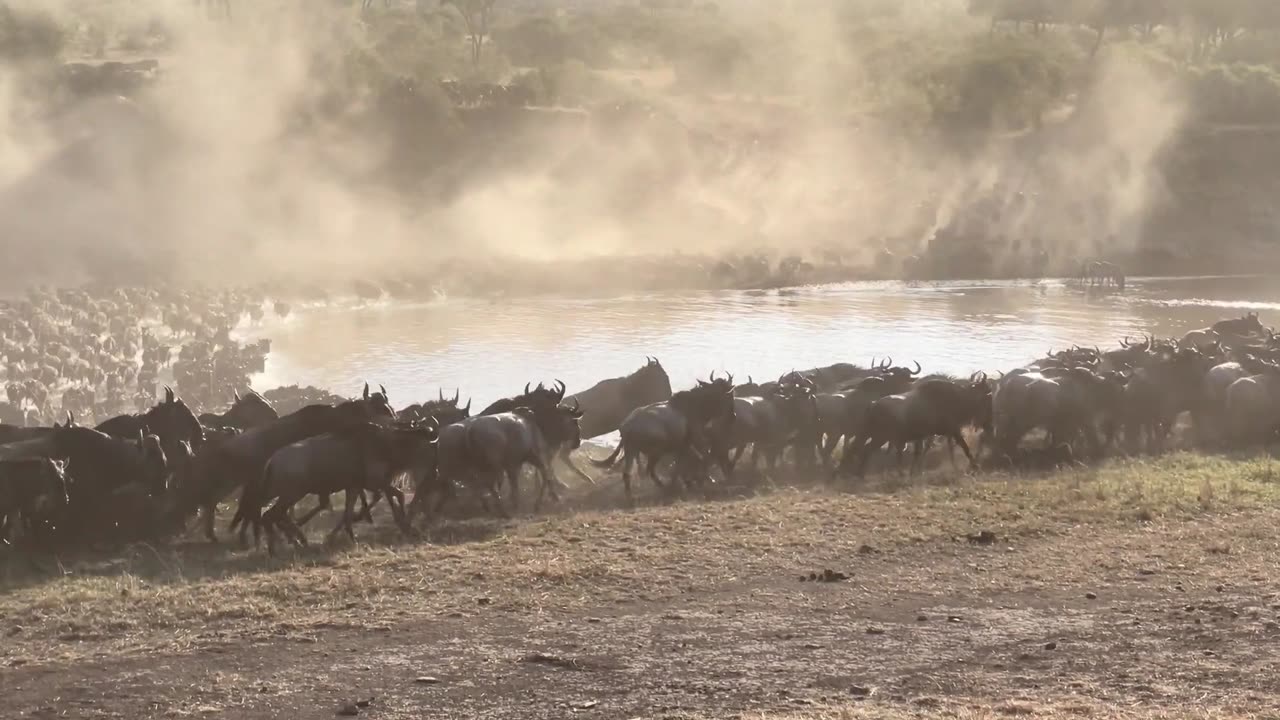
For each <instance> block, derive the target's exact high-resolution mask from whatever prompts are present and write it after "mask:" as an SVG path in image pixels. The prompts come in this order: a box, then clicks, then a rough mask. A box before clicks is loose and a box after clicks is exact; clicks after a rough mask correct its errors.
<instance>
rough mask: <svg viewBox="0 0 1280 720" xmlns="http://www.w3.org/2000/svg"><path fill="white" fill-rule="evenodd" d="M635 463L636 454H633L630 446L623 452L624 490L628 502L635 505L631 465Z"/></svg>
mask: <svg viewBox="0 0 1280 720" xmlns="http://www.w3.org/2000/svg"><path fill="white" fill-rule="evenodd" d="M634 463H635V456H633V455H632V454H631V449H630V448H628V449H626V450H624V451H623V453H622V491H623V492H624V493H625V494H626V497H627V504H628V505H634V504H635V498H634V497H632V496H631V466H632V465H633V464H634Z"/></svg>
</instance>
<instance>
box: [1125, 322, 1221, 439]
mask: <svg viewBox="0 0 1280 720" xmlns="http://www.w3.org/2000/svg"><path fill="white" fill-rule="evenodd" d="M1213 364H1214V363H1213V361H1212V360H1211V359H1210V358H1208V357H1206V356H1205V355H1204V354H1203V353H1201V352H1200V351H1198V350H1194V349H1191V348H1181V349H1173V348H1172V347H1169V346H1159V349H1158V350H1157V351H1155V352H1154V353H1153V354H1152V355H1151V356H1150V357H1148V358H1147V359H1146V360H1145V361H1144V364H1143V365H1142V367H1139V368H1138V369H1136V370H1135V371H1134V373H1133V375H1132V377H1131V378H1130V379H1129V383H1128V384H1127V385H1126V386H1125V394H1124V402H1123V415H1124V418H1123V425H1124V433H1125V443H1126V446H1127V447H1128V449H1129V451H1130V452H1134V451H1136V450H1137V449H1138V447H1139V444H1140V443H1141V440H1142V438H1143V437H1144V436H1145V438H1146V446H1147V449H1148V451H1149V452H1160V451H1161V450H1163V448H1164V441H1165V439H1166V438H1167V437H1168V435H1169V433H1170V432H1171V431H1172V429H1173V425H1174V422H1175V421H1176V420H1177V417H1178V415H1179V414H1180V413H1181V412H1183V411H1185V410H1192V411H1194V410H1195V409H1196V408H1197V407H1198V406H1199V405H1200V403H1201V402H1202V401H1203V393H1202V387H1203V382H1204V376H1205V373H1207V372H1208V371H1209V369H1210V368H1211V367H1212V366H1213Z"/></svg>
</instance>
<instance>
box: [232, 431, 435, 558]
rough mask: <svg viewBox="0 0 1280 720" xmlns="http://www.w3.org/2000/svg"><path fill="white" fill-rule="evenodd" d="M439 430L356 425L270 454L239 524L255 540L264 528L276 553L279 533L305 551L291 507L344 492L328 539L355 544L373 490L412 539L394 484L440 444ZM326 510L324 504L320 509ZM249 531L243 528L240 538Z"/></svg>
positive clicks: (250, 487)
mask: <svg viewBox="0 0 1280 720" xmlns="http://www.w3.org/2000/svg"><path fill="white" fill-rule="evenodd" d="M437 430H438V428H437V426H436V425H435V424H434V423H432V424H430V425H427V426H422V427H414V428H385V427H381V426H379V425H375V424H373V423H356V424H352V425H349V426H347V427H344V428H342V429H340V430H338V431H335V432H331V433H325V434H324V435H318V436H315V437H311V438H307V439H306V440H302V441H299V442H296V443H292V444H290V445H287V446H285V447H283V448H281V449H280V450H278V451H276V452H275V453H274V454H272V456H271V459H270V460H268V461H267V465H266V467H265V469H264V471H263V474H262V476H261V477H260V478H256V479H254V480H252V481H250V482H249V483H247V484H246V485H245V489H244V493H243V494H242V495H241V499H240V506H239V508H238V509H237V511H236V518H237V519H238V520H240V521H241V522H242V523H244V525H245V526H246V527H247V526H249V525H252V527H253V530H254V538H255V540H256V539H257V537H258V535H259V532H260V529H261V528H263V527H265V528H266V530H267V533H268V543H269V549H270V550H272V551H274V545H275V542H274V537H275V532H274V531H275V530H276V529H280V530H283V531H284V532H285V533H286V534H287V535H288V536H289V537H291V538H292V539H293V540H294V542H295V543H297V544H299V545H305V544H306V538H305V537H304V536H303V534H302V531H301V529H300V528H299V525H298V524H296V523H295V522H294V521H293V520H292V518H291V516H290V511H291V510H292V508H293V506H294V505H295V504H296V503H297V502H298V501H299V500H301V499H302V498H304V497H306V496H307V495H316V496H317V497H319V498H321V499H327V498H328V497H329V496H330V495H331V494H333V493H336V492H339V491H344V492H345V493H346V507H345V509H344V512H343V515H342V518H341V519H340V520H339V522H338V524H337V525H335V526H334V528H333V530H332V531H331V532H330V537H332V536H333V535H334V534H336V533H337V532H338V531H339V530H342V529H346V530H347V534H348V535H349V536H350V537H351V538H352V539H353V540H354V539H355V534H354V530H353V528H352V527H351V524H352V521H353V519H354V518H353V511H354V509H355V502H356V500H357V498H359V497H360V496H361V494H362V493H363V491H364V490H371V491H376V492H378V493H381V494H383V495H386V496H387V498H388V501H387V502H388V504H389V505H390V506H391V514H392V516H393V517H394V518H395V521H396V524H397V525H399V526H400V529H401V531H403V532H404V533H405V534H407V535H412V534H413V531H412V529H411V528H410V527H409V524H408V522H407V520H406V518H405V513H404V495H403V493H401V492H400V490H398V489H397V488H396V487H395V486H394V485H393V484H392V480H393V479H394V478H395V477H396V476H397V475H399V474H400V473H401V472H404V471H405V470H407V469H408V468H409V466H410V465H411V464H412V463H413V462H414V461H415V460H416V458H417V457H418V455H419V452H420V450H421V446H422V445H424V444H430V443H434V442H435V441H436V434H437ZM273 498H274V499H275V503H273V504H272V506H271V508H270V509H269V510H268V511H267V512H266V514H265V515H263V514H260V511H261V508H262V507H263V506H264V505H265V504H266V503H267V501H269V500H271V499H273ZM325 504H327V503H324V502H322V504H321V506H320V507H323V506H324V505H325ZM320 507H317V508H316V510H313V511H312V513H311V515H314V514H315V513H316V512H318V511H319V509H320ZM308 517H309V516H308ZM246 527H242V528H241V533H242V536H243V532H244V530H245V529H246Z"/></svg>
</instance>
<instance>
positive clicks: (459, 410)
mask: <svg viewBox="0 0 1280 720" xmlns="http://www.w3.org/2000/svg"><path fill="white" fill-rule="evenodd" d="M461 395H462V391H460V390H458V391H454V393H453V397H452V398H446V397H445V396H444V391H443V390H441V391H439V397H438V398H437V399H435V400H431V401H429V402H424V403H421V404H417V405H410V406H409V407H407V408H405V409H404V410H401V411H400V413H399V418H400V419H401V420H408V421H409V422H422V421H425V420H426V419H427V418H429V417H433V418H435V419H436V421H437V422H439V423H440V426H441V427H443V426H445V425H452V424H454V423H456V422H461V421H463V420H466V419H467V418H469V417H471V400H470V398H468V399H467V404H466V405H465V406H463V407H458V398H459V397H460V396H461Z"/></svg>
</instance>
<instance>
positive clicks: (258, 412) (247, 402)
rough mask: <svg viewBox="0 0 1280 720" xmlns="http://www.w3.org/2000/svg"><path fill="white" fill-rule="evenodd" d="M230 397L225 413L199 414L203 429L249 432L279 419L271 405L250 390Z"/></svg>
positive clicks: (236, 392) (234, 393)
mask: <svg viewBox="0 0 1280 720" xmlns="http://www.w3.org/2000/svg"><path fill="white" fill-rule="evenodd" d="M232 397H233V398H234V402H232V404H231V407H230V408H228V409H227V411H226V412H222V413H201V414H200V416H199V418H197V419H198V420H199V421H200V424H201V425H203V426H205V427H233V428H236V429H238V430H249V429H252V428H256V427H259V426H262V425H266V424H267V423H269V422H271V421H272V420H279V419H280V414H279V413H277V412H276V409H275V408H273V407H271V403H270V402H268V401H267V399H266V398H264V397H262V396H261V395H259V394H258V393H256V392H254V391H252V390H250V391H249V392H248V393H246V394H244V395H241V394H240V392H239V391H234V392H233V393H232Z"/></svg>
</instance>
